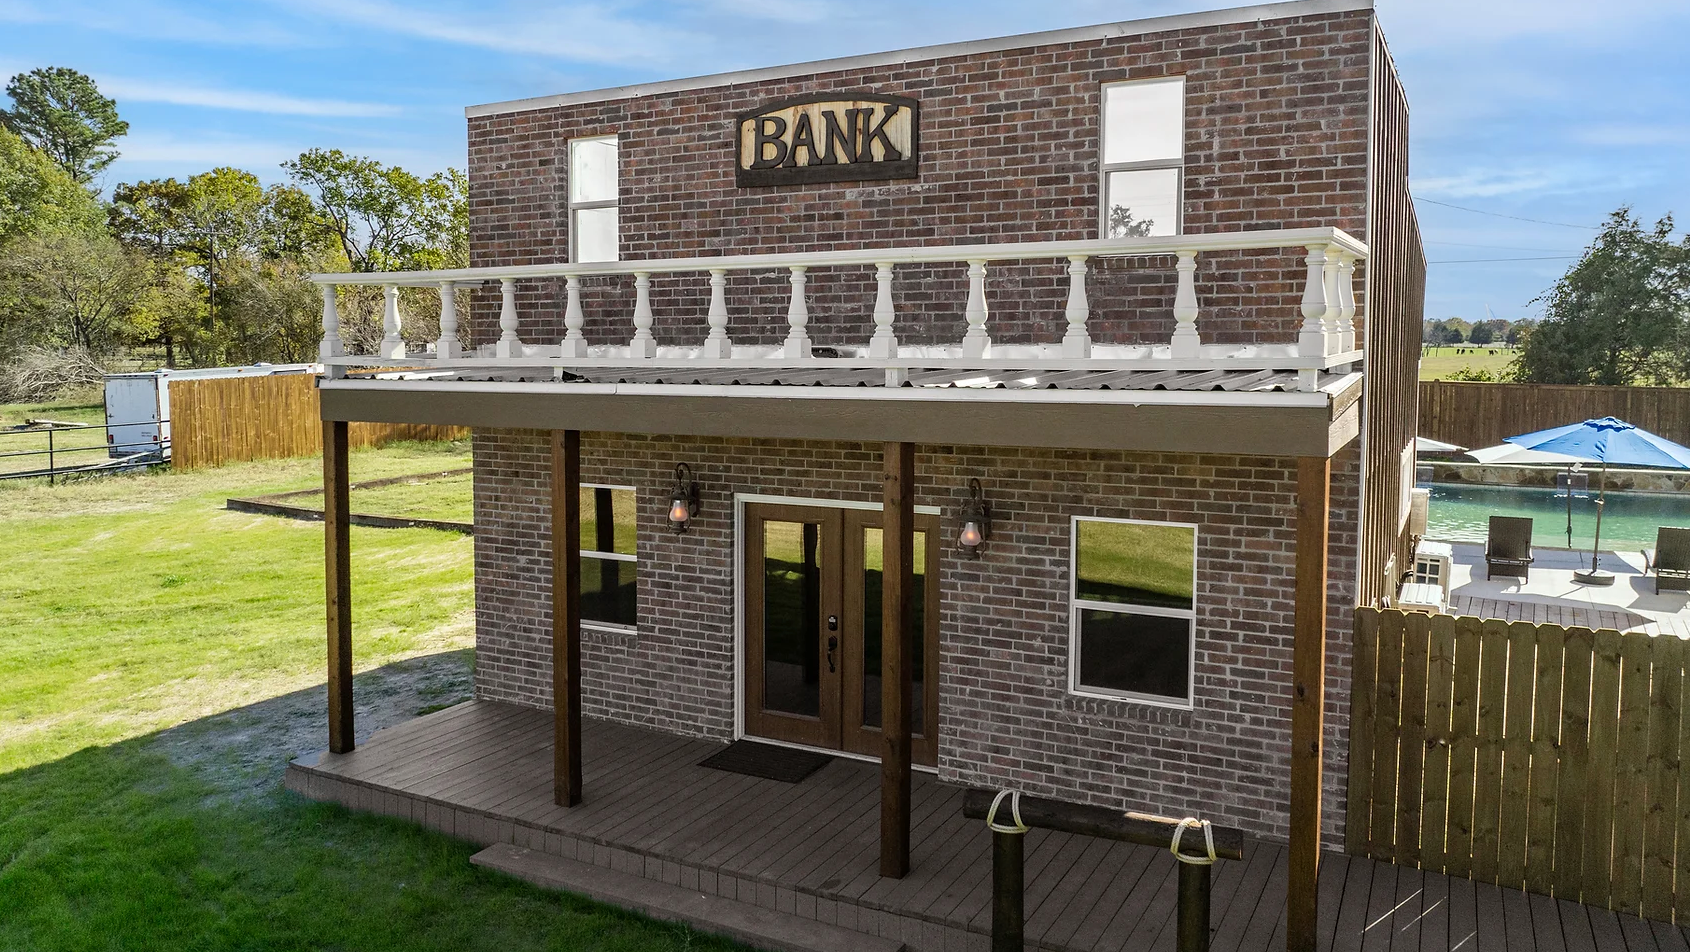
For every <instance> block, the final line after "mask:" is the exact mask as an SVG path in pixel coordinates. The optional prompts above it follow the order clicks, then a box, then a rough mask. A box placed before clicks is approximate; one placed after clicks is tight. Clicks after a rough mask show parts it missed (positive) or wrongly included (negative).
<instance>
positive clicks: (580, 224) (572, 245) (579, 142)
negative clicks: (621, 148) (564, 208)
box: [569, 136, 618, 262]
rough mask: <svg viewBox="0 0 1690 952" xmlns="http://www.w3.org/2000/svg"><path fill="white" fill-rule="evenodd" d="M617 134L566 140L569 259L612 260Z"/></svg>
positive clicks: (614, 227)
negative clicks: (567, 141)
mask: <svg viewBox="0 0 1690 952" xmlns="http://www.w3.org/2000/svg"><path fill="white" fill-rule="evenodd" d="M616 201H617V181H616V137H615V136H598V137H595V138H592V139H573V140H571V141H570V143H569V259H570V260H571V261H577V262H580V261H615V260H616V259H617V257H618V247H617V226H616Z"/></svg>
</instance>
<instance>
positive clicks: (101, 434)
mask: <svg viewBox="0 0 1690 952" xmlns="http://www.w3.org/2000/svg"><path fill="white" fill-rule="evenodd" d="M41 419H46V420H54V421H56V422H59V423H82V424H89V423H92V424H101V423H104V422H106V410H105V404H104V403H103V402H102V398H101V395H100V393H99V392H98V391H92V392H90V393H86V394H78V395H76V396H74V397H72V398H70V399H66V400H56V401H52V402H50V403H0V454H4V453H23V452H30V451H41V450H45V449H47V440H48V437H47V434H46V432H45V431H41V430H31V431H29V432H23V433H19V432H15V431H13V429H12V427H14V426H16V425H18V424H20V423H22V422H24V421H25V420H41ZM52 441H53V449H54V450H67V449H69V450H72V452H70V453H68V454H66V455H65V456H63V457H60V458H59V460H58V463H59V465H60V466H79V465H85V464H88V463H98V462H100V461H101V460H104V459H105V458H106V454H105V453H104V452H103V450H104V448H105V445H106V431H105V430H60V431H58V432H56V433H54V434H53V437H52ZM76 447H94V449H89V450H86V451H83V452H75V451H74V448H76ZM46 468H47V457H45V456H3V455H0V473H17V472H22V471H24V470H30V469H46Z"/></svg>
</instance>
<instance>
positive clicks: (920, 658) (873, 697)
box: [861, 529, 927, 737]
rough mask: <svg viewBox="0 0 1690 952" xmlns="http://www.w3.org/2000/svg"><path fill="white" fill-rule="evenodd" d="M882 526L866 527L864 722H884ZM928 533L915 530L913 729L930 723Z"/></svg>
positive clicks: (867, 724)
mask: <svg viewBox="0 0 1690 952" xmlns="http://www.w3.org/2000/svg"><path fill="white" fill-rule="evenodd" d="M881 543H882V539H881V534H880V530H879V529H864V530H863V604H862V609H861V610H862V613H863V726H864V727H875V728H878V727H879V726H880V662H881V657H880V578H881V574H882V570H883V566H884V565H885V562H884V557H883V552H882V549H881ZM926 592H927V533H925V532H917V533H916V534H915V591H914V592H913V593H911V595H910V597H911V598H912V599H914V601H915V645H914V650H913V651H912V656H913V662H912V663H911V665H910V682H911V684H910V731H911V733H913V734H915V735H916V736H918V737H919V736H921V734H922V725H924V724H926V723H927V721H926V713H927V712H926V711H925V710H924V704H925V700H924V697H925V694H926V692H924V691H923V690H922V682H923V679H925V678H926V676H927V670H926V658H925V657H924V655H925V654H926V646H927V597H926Z"/></svg>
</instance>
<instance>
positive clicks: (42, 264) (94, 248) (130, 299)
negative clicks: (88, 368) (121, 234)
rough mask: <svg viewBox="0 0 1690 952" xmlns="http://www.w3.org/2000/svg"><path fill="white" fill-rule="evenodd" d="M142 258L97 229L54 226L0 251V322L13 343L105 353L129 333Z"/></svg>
mask: <svg viewBox="0 0 1690 952" xmlns="http://www.w3.org/2000/svg"><path fill="white" fill-rule="evenodd" d="M148 277H149V276H148V274H147V263H146V261H145V260H144V259H141V258H139V257H137V256H136V255H135V254H134V253H133V252H131V251H129V250H128V249H126V248H124V247H123V246H122V245H121V244H119V243H118V242H117V240H116V239H114V238H112V237H111V236H109V235H106V234H102V233H99V232H94V233H89V232H85V231H77V230H69V229H59V230H53V231H49V232H47V233H44V234H41V235H33V236H30V237H28V238H23V239H20V240H18V241H16V242H14V243H13V244H12V245H10V246H8V249H7V251H6V253H5V254H4V255H3V256H0V329H3V330H4V331H5V332H6V336H7V337H9V338H11V339H12V340H13V341H14V342H18V341H21V342H24V343H49V344H54V345H58V346H64V347H79V348H81V349H83V350H85V351H87V352H88V353H90V354H92V355H94V356H96V357H97V356H100V355H103V354H109V353H111V352H112V351H113V350H114V349H115V348H116V347H117V345H118V344H119V343H122V342H124V341H126V340H129V339H131V338H133V337H134V336H136V333H137V328H136V327H135V323H134V322H135V318H136V316H137V305H138V304H139V303H140V300H141V296H142V294H143V293H144V291H145V289H146V288H147V285H148Z"/></svg>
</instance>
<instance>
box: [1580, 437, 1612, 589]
mask: <svg viewBox="0 0 1690 952" xmlns="http://www.w3.org/2000/svg"><path fill="white" fill-rule="evenodd" d="M1596 478H1597V479H1600V480H1601V481H1602V485H1601V486H1600V487H1599V488H1598V490H1597V493H1596V536H1595V538H1594V539H1592V540H1591V543H1590V571H1588V572H1574V573H1573V581H1575V582H1583V583H1584V584H1586V585H1612V584H1614V574H1613V573H1612V572H1604V571H1602V568H1601V560H1602V507H1603V506H1605V505H1607V502H1608V461H1607V460H1603V461H1602V475H1600V476H1598V477H1596Z"/></svg>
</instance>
